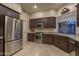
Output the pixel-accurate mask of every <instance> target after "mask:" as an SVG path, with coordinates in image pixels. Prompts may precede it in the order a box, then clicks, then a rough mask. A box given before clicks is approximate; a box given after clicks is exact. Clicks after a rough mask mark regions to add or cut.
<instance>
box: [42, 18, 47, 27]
mask: <svg viewBox="0 0 79 59" xmlns="http://www.w3.org/2000/svg"><path fill="white" fill-rule="evenodd" d="M42 22H43V28H48V27H47V25H48V24H47V19H46V18H42Z"/></svg>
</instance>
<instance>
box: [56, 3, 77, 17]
mask: <svg viewBox="0 0 79 59" xmlns="http://www.w3.org/2000/svg"><path fill="white" fill-rule="evenodd" d="M76 5H77V4H76V3H71V4H67V5H64V6H63V7H61V8H60V9H59V10H57V16H60V15H61V12H62V9H63V8H69V9H70V11H69V12H72V11H74V10H76V7H75V6H76Z"/></svg>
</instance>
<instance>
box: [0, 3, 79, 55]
mask: <svg viewBox="0 0 79 59" xmlns="http://www.w3.org/2000/svg"><path fill="white" fill-rule="evenodd" d="M15 6H16V7H15ZM0 9H2V10H0V11H1V13H0V15H1V16H0V18H1V20H0V21H1V23H0V24H1V26H0V28H1V30H0V34H2V33H3V38H2V39H4V40H3V41H0V44H3V46H2V45H0V47H2V48H1V49H2V50H1V51H0V54H1V55H5V56H7V55H14V56H29V55H30V56H31V55H33V56H44V55H45V56H54V55H55V56H57V55H59V56H79V47H78V45H79V31H78V27H79V20H78V18H79V17H78V14H79V13H78V12H79V11H78V9H79V4H78V3H46V4H44V3H41V4H40V3H37V4H34V3H29V4H27V3H20V4H16V3H14V4H9V3H2V4H0ZM3 15H6V17H5V16H3ZM7 16H9V17H7ZM4 18H5V19H7V18H8V19H12V18H14V20H15V19H16V21H14V22H13V23H15V24H14V25H15V27H16V28H15V29H14V32H13V33H17V32H20V33H19V34H18V33H17V34H16V35H15V34H13V33H9V31H10V30H9V29H10V28H11V26H10V25H9V24H8V23H7V24H8V25H7V26H8V27H7V31H6V26H4V25H2V23H3V24H4V21H2V19H4ZM17 19H18V22H19V21H20V20H21V24H20V25H17V23H16V22H17ZM7 21H8V20H7ZM9 21H10V22H11V20H9ZM5 23H6V22H5ZM17 26H18V27H17ZM2 27H3V29H4V31H2V30H3V29H2ZM4 27H5V28H4ZM22 27H23V28H22ZM17 28H19V29H18V30H17ZM11 30H13V29H11ZM4 32H7V33H8V35H9V36H8V35H7V34H6V33H5V34H6V36H7V37H10V35H12V36H13V35H14V36H13V38H14V39H18V40H19V39H20V40H19V43H17V42H16V43H15V44H14V43H11V44H13V45H11V46H9V45H10V44H7V46H6V38H7V37H6V38H5V34H4ZM17 35H18V36H17ZM15 37H18V38H15ZM10 38H11V37H10ZM7 39H8V38H7ZM11 39H12V38H11ZM11 39H10V40H11ZM22 41H23V42H22ZM12 42H14V40H12ZM8 47H9V48H10V47H11V48H10V49H9V50H8ZM16 47H17V48H16ZM51 47H52V49H51ZM15 48H16V49H15ZM54 48H55V49H57V50H55V49H54ZM43 49H45V51H44V50H43ZM36 50H37V51H36ZM59 50H61V51H59ZM2 51H3V52H2ZM11 51H13V52H11ZM39 51H40V52H39ZM43 51H44V52H43ZM57 51H59V53H58V52H57ZM51 52H52V53H51Z"/></svg>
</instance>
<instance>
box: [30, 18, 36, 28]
mask: <svg viewBox="0 0 79 59" xmlns="http://www.w3.org/2000/svg"><path fill="white" fill-rule="evenodd" d="M29 26H30V28H36V19H31V20H30V21H29Z"/></svg>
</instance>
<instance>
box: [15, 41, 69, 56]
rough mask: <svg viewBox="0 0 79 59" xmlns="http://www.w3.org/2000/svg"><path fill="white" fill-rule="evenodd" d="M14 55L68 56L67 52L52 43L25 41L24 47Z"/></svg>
mask: <svg viewBox="0 0 79 59" xmlns="http://www.w3.org/2000/svg"><path fill="white" fill-rule="evenodd" d="M14 56H68V54H67V53H66V52H64V51H63V50H61V49H59V48H57V47H55V46H53V45H48V44H38V43H34V42H26V44H25V45H24V48H23V49H22V50H21V51H19V52H18V53H16V54H15V55H14Z"/></svg>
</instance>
